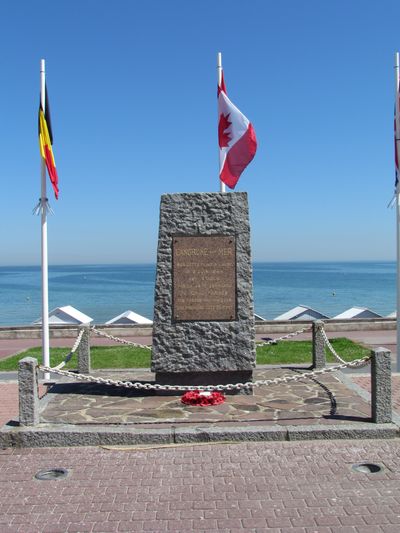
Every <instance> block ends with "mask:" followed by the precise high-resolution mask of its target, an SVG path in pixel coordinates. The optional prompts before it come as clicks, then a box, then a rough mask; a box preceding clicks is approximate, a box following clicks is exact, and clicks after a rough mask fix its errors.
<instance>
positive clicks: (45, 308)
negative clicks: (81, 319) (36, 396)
mask: <svg viewBox="0 0 400 533" xmlns="http://www.w3.org/2000/svg"><path fill="white" fill-rule="evenodd" d="M40 103H41V105H42V109H43V113H44V112H45V110H46V73H45V60H44V59H41V60H40ZM40 159H41V169H40V170H41V196H40V206H41V215H42V217H41V218H42V220H41V222H42V223H41V229H42V361H43V365H44V366H50V350H49V282H48V268H49V267H48V251H47V191H46V163H45V161H44V159H43V157H41V158H40ZM44 379H45V380H49V379H50V374H49V373H48V372H46V373H45V374H44Z"/></svg>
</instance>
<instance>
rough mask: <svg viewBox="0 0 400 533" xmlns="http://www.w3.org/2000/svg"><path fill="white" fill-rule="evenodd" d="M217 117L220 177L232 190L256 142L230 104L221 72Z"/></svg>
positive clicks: (246, 120)
mask: <svg viewBox="0 0 400 533" xmlns="http://www.w3.org/2000/svg"><path fill="white" fill-rule="evenodd" d="M218 117H219V119H218V142H219V177H220V179H221V181H223V182H224V183H225V184H226V185H228V187H230V188H231V189H234V188H235V185H236V183H237V182H238V180H239V178H240V175H241V173H242V172H243V170H244V169H245V168H246V167H247V165H248V164H249V163H250V161H251V160H252V159H253V157H254V155H255V153H256V150H257V139H256V133H255V131H254V128H253V126H252V124H251V123H250V122H249V120H248V119H247V118H246V117H245V116H244V115H243V113H241V112H240V111H239V109H238V108H237V107H236V106H234V105H233V104H232V102H231V101H230V100H229V98H228V96H227V94H226V87H225V81H224V74H223V72H222V76H221V84H220V85H219V87H218Z"/></svg>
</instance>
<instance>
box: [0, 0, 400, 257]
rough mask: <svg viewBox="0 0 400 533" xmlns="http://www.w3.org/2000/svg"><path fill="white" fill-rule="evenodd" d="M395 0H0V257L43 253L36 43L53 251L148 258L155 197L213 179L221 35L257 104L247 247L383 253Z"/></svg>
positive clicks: (229, 71) (391, 227)
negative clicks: (48, 154)
mask: <svg viewBox="0 0 400 533" xmlns="http://www.w3.org/2000/svg"><path fill="white" fill-rule="evenodd" d="M399 20H400V2H399V1H398V0H380V1H379V2H373V1H366V0H330V1H328V0H280V1H279V2H277V1H276V0H252V1H244V0H243V1H238V0H219V1H218V2H215V1H212V0H201V1H200V0H193V1H189V0H168V1H163V0H147V1H146V2H143V1H137V0H114V2H109V1H104V0H79V1H78V0H68V1H65V0H58V1H57V2H54V0H53V1H47V0H42V1H41V2H40V4H38V3H35V2H31V1H28V0H27V1H22V0H14V1H13V2H7V1H6V0H0V65H1V67H2V82H1V83H0V99H1V101H2V102H3V106H2V108H3V109H2V116H3V119H2V135H1V138H2V142H1V146H2V150H1V157H0V180H1V199H2V202H1V209H0V265H36V264H40V217H36V216H34V215H32V209H33V208H34V206H35V205H36V203H37V201H38V198H39V196H40V156H39V149H38V139H37V109H38V102H39V87H40V72H39V71H40V68H39V67H40V59H42V58H43V59H45V60H46V80H47V88H48V92H49V100H50V103H51V112H52V127H53V134H54V144H53V149H54V154H55V160H56V165H57V170H58V175H59V186H60V197H59V200H58V201H56V200H55V199H54V196H53V193H52V190H51V187H50V183H49V182H48V196H49V199H50V205H51V207H52V208H53V210H54V215H53V216H51V217H49V220H48V241H49V264H50V265H52V264H93V263H153V262H155V261H156V253H157V236H158V218H159V205H160V197H161V195H162V194H164V193H180V192H213V191H215V192H218V191H219V179H218V172H219V168H218V144H217V98H216V83H217V70H216V58H217V53H218V52H221V53H222V63H223V67H224V76H225V81H226V86H227V91H228V94H229V97H230V98H231V100H232V101H233V102H234V104H235V105H236V106H237V107H238V108H239V109H240V110H241V111H242V112H243V113H244V114H245V115H246V116H247V117H248V119H249V120H250V121H251V122H252V124H253V126H254V128H255V131H256V135H257V140H258V151H257V153H256V156H255V158H254V160H253V162H252V163H251V164H250V165H249V166H248V167H247V169H246V170H245V171H244V172H243V174H242V176H241V178H240V180H239V183H238V185H237V186H236V189H235V190H236V191H246V192H247V193H248V197H249V209H250V223H251V242H252V257H253V260H255V261H324V260H326V261H339V260H340V261H343V260H394V259H395V255H396V231H395V230H396V221H395V210H393V209H387V204H388V203H389V201H390V199H391V197H392V194H393V188H394V156H393V107H394V68H393V66H394V54H395V52H396V51H398V50H400V31H399V24H398V21H399Z"/></svg>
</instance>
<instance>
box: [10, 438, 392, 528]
mask: <svg viewBox="0 0 400 533" xmlns="http://www.w3.org/2000/svg"><path fill="white" fill-rule="evenodd" d="M365 461H367V462H374V463H377V464H380V465H382V466H383V467H384V470H383V471H382V472H380V473H376V474H365V473H355V472H353V471H352V469H351V466H352V465H353V464H354V463H360V462H365ZM51 467H62V468H66V469H68V470H69V476H68V477H67V478H66V479H63V480H57V481H38V480H36V479H34V475H35V473H36V472H38V471H39V470H42V469H48V468H51ZM399 489H400V442H399V441H398V440H390V441H336V442H332V441H330V442H329V441H318V442H316V441H313V442H297V443H296V442H292V443H291V442H277V443H274V442H268V443H262V442H259V443H240V444H216V445H210V444H207V445H203V446H184V447H172V448H164V449H144V450H141V451H139V450H133V449H126V450H116V449H112V450H108V449H104V448H69V449H67V448H56V449H46V448H41V449H27V450H9V449H8V450H3V451H1V450H0V502H1V503H0V511H1V512H0V532H1V533H16V532H23V533H57V532H60V533H61V532H62V533H65V532H68V533H73V532H86V531H89V532H108V531H115V532H122V531H129V532H133V531H151V532H164V531H166V532H171V531H173V532H189V531H203V532H217V531H218V532H220V533H224V532H231V533H234V532H239V531H240V532H243V531H247V532H258V531H260V532H261V531H266V532H268V533H285V532H290V533H357V532H358V533H395V532H396V533H397V532H398V531H399V528H400V491H399Z"/></svg>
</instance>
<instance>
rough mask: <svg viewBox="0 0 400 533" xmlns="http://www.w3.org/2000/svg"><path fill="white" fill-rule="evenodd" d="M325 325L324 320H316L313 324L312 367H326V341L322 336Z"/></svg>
mask: <svg viewBox="0 0 400 533" xmlns="http://www.w3.org/2000/svg"><path fill="white" fill-rule="evenodd" d="M323 326H324V323H323V321H322V320H315V321H314V322H313V325H312V344H313V351H312V355H313V361H312V367H313V368H315V369H320V368H325V366H326V357H325V343H324V338H323V336H322V328H323Z"/></svg>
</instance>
